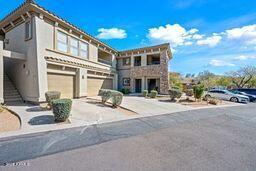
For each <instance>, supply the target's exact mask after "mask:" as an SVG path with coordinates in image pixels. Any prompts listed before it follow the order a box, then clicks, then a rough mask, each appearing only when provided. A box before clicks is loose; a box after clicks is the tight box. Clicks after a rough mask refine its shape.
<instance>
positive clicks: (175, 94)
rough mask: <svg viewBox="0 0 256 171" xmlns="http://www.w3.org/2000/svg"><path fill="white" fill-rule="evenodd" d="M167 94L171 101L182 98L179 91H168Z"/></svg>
mask: <svg viewBox="0 0 256 171" xmlns="http://www.w3.org/2000/svg"><path fill="white" fill-rule="evenodd" d="M169 94H170V98H171V100H175V99H179V98H181V96H182V92H181V91H180V90H179V89H170V90H169Z"/></svg>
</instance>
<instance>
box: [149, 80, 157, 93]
mask: <svg viewBox="0 0 256 171" xmlns="http://www.w3.org/2000/svg"><path fill="white" fill-rule="evenodd" d="M151 90H156V91H158V88H157V87H156V79H149V80H148V92H151Z"/></svg>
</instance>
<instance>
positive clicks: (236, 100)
mask: <svg viewBox="0 0 256 171" xmlns="http://www.w3.org/2000/svg"><path fill="white" fill-rule="evenodd" d="M230 101H231V102H235V103H238V102H239V100H238V98H236V97H232V98H231V99H230Z"/></svg>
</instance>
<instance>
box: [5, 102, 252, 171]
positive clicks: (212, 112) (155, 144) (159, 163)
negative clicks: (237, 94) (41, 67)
mask: <svg viewBox="0 0 256 171" xmlns="http://www.w3.org/2000/svg"><path fill="white" fill-rule="evenodd" d="M255 110H256V104H250V105H243V106H238V107H231V108H217V109H204V110H197V111H188V112H181V113H176V114H170V115H161V116H154V117H149V118H141V119H134V120H129V121H122V122H116V123H110V124H103V125H94V126H90V127H82V128H75V129H67V130H61V131H54V132H48V133H42V134H36V135H30V136H26V137H21V138H14V139H5V140H0V166H1V167H0V170H37V171H40V170H61V171H65V170H84V171H85V170H90V171H92V170H118V171H125V170H131V171H134V170H147V171H148V170H152V171H157V170H196V171H198V170H232V171H233V170H243V171H245V170H256V111H255Z"/></svg>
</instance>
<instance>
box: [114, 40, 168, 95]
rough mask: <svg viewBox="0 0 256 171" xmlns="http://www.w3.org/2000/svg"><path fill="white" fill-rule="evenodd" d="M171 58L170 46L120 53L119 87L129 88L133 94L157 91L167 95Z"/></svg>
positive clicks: (118, 63) (118, 67) (164, 45)
mask: <svg viewBox="0 0 256 171" xmlns="http://www.w3.org/2000/svg"><path fill="white" fill-rule="evenodd" d="M171 57H172V55H171V51H170V47H169V44H162V45H158V46H152V47H146V48H140V49H134V50H127V51H123V52H120V53H119V56H118V57H117V69H118V87H119V88H120V89H123V88H128V89H130V91H131V92H133V93H141V92H142V91H143V90H148V91H149V92H150V91H151V90H157V91H158V92H159V93H161V94H167V93H168V89H169V74H168V63H169V60H170V58H171Z"/></svg>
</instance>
